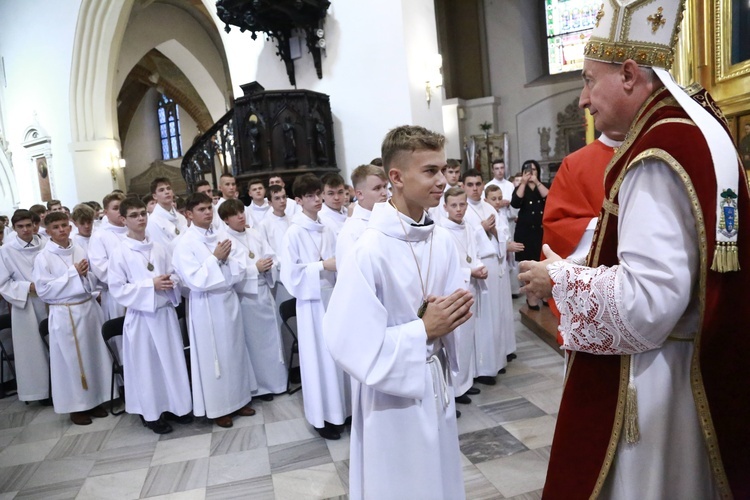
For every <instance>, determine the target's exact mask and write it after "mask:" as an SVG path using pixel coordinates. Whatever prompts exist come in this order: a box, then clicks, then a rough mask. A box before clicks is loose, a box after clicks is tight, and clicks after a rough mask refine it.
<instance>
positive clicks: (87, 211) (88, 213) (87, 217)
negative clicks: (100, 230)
mask: <svg viewBox="0 0 750 500" xmlns="http://www.w3.org/2000/svg"><path fill="white" fill-rule="evenodd" d="M70 217H71V219H73V221H74V222H78V223H81V222H94V219H95V218H96V212H94V209H93V208H91V207H90V206H88V205H86V204H85V203H79V204H78V205H76V206H74V207H73V212H71V214H70Z"/></svg>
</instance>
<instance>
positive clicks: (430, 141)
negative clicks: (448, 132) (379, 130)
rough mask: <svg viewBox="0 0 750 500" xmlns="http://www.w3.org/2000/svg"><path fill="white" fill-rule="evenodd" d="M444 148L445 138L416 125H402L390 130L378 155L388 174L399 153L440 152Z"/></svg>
mask: <svg viewBox="0 0 750 500" xmlns="http://www.w3.org/2000/svg"><path fill="white" fill-rule="evenodd" d="M444 146H445V136H444V135H443V134H438V133H437V132H432V131H431V130H427V129H426V128H424V127H420V126H417V125H402V126H400V127H396V128H394V129H393V130H390V131H389V132H388V133H387V134H386V135H385V139H383V144H382V146H381V147H380V153H381V156H382V158H383V167H384V168H385V171H386V172H388V171H389V170H390V169H391V168H392V167H393V163H394V159H395V158H396V156H398V154H399V153H401V152H403V151H407V152H409V153H413V152H414V151H423V150H429V151H442V149H443V147H444Z"/></svg>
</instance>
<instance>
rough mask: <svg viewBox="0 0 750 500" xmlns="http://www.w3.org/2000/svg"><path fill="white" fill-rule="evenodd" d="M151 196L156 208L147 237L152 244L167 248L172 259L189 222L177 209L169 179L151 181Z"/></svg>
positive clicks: (162, 178) (150, 219) (152, 214)
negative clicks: (175, 244) (173, 247)
mask: <svg viewBox="0 0 750 500" xmlns="http://www.w3.org/2000/svg"><path fill="white" fill-rule="evenodd" d="M151 195H152V196H153V197H154V199H155V200H156V206H155V207H154V211H153V212H151V214H150V215H149V216H148V226H146V235H147V236H148V239H149V240H150V241H151V242H152V243H158V244H160V245H162V246H163V247H164V248H166V249H167V251H168V252H169V255H170V258H171V255H172V246H173V245H174V241H175V240H176V239H177V238H178V237H179V236H180V235H181V234H183V233H185V231H186V230H187V220H186V219H185V217H184V216H183V215H182V214H181V213H179V212H178V211H177V209H176V207H175V204H174V193H173V192H172V184H171V183H170V181H169V179H167V178H165V177H161V178H157V179H154V180H153V181H151Z"/></svg>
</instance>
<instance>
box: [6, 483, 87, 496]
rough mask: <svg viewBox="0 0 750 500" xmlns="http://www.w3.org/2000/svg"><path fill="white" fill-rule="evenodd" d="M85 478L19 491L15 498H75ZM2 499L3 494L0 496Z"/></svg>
mask: <svg viewBox="0 0 750 500" xmlns="http://www.w3.org/2000/svg"><path fill="white" fill-rule="evenodd" d="M84 481H85V479H83V478H81V479H72V480H70V481H64V482H62V483H53V484H47V485H44V486H36V487H34V488H24V489H23V490H22V491H19V492H18V494H17V495H16V496H15V499H14V500H67V499H71V498H75V497H76V496H77V495H78V492H79V491H80V490H81V486H83V483H84ZM0 500H2V496H0Z"/></svg>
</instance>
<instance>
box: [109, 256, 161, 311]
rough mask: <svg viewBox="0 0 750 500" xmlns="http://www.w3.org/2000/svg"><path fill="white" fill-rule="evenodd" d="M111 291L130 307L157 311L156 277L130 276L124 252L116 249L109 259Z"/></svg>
mask: <svg viewBox="0 0 750 500" xmlns="http://www.w3.org/2000/svg"><path fill="white" fill-rule="evenodd" d="M109 293H111V294H112V296H113V297H114V298H115V299H116V300H117V302H118V303H120V304H121V305H122V306H124V307H127V308H128V309H135V310H137V311H143V312H149V313H153V312H155V311H156V308H157V305H156V289H155V288H154V279H153V278H152V277H150V276H149V277H146V278H143V279H133V280H131V279H130V278H129V277H128V264H127V262H126V260H125V256H124V255H123V252H122V251H120V250H115V251H114V252H113V253H112V255H111V256H110V259H109Z"/></svg>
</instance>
